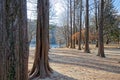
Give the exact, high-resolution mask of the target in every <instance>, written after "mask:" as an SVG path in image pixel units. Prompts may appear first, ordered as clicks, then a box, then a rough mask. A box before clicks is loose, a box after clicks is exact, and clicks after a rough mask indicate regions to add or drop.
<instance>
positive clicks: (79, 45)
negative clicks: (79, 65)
mask: <svg viewBox="0 0 120 80" xmlns="http://www.w3.org/2000/svg"><path fill="white" fill-rule="evenodd" d="M81 31H82V0H81V1H80V29H79V39H78V50H81V40H82V38H81V34H82V33H81Z"/></svg>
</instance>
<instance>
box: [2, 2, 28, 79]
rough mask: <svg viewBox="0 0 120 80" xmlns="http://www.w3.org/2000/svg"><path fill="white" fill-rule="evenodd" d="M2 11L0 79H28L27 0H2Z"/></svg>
mask: <svg viewBox="0 0 120 80" xmlns="http://www.w3.org/2000/svg"><path fill="white" fill-rule="evenodd" d="M0 11H1V13H0V39H1V40H0V47H1V49H0V52H1V55H0V57H1V61H2V63H1V67H0V71H2V72H1V73H2V74H1V73H0V80H28V35H27V8H26V0H10V1H8V0H0ZM1 43H2V44H1Z"/></svg>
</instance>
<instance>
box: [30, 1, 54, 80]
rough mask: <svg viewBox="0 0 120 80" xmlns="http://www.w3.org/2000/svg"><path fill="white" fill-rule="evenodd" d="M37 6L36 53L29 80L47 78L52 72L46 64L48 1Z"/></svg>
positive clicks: (38, 3)
mask: <svg viewBox="0 0 120 80" xmlns="http://www.w3.org/2000/svg"><path fill="white" fill-rule="evenodd" d="M37 6H38V15H37V31H36V52H35V60H34V64H33V68H32V70H31V73H30V80H31V79H33V78H46V77H49V76H50V73H51V72H52V69H51V68H50V66H49V62H48V50H49V49H48V46H49V44H48V24H49V18H48V17H49V16H48V13H49V0H38V2H37Z"/></svg>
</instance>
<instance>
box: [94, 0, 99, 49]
mask: <svg viewBox="0 0 120 80" xmlns="http://www.w3.org/2000/svg"><path fill="white" fill-rule="evenodd" d="M94 4H95V26H96V33H98V2H97V0H94ZM96 47H98V38H97V40H96Z"/></svg>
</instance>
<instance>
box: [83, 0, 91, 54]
mask: <svg viewBox="0 0 120 80" xmlns="http://www.w3.org/2000/svg"><path fill="white" fill-rule="evenodd" d="M84 52H86V53H90V50H89V0H86V17H85V50H84Z"/></svg>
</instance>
